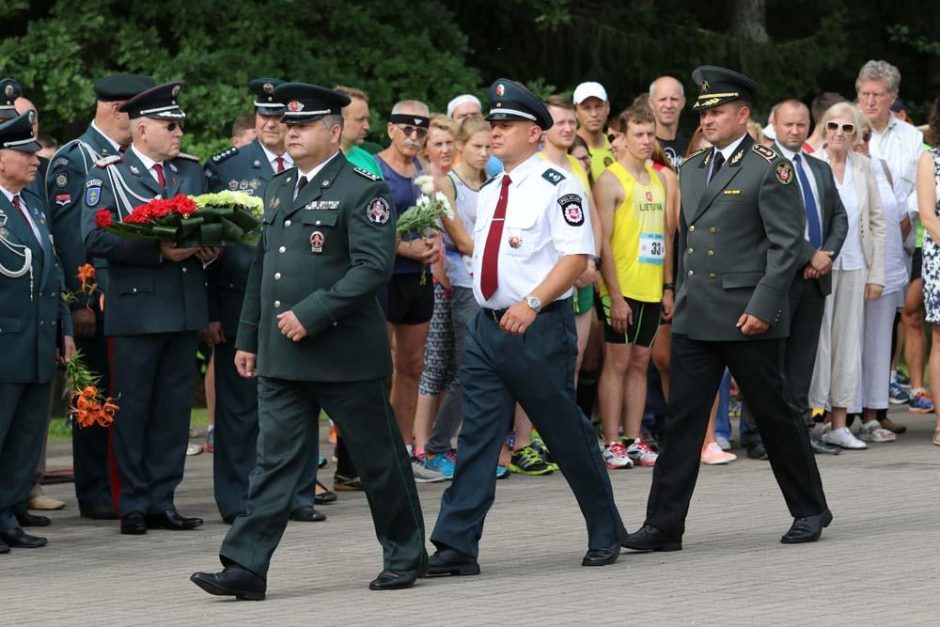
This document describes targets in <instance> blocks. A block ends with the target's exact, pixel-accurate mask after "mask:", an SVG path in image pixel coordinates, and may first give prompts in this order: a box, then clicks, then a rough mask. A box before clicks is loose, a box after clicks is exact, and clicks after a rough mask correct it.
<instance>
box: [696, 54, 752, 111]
mask: <svg viewBox="0 0 940 627" xmlns="http://www.w3.org/2000/svg"><path fill="white" fill-rule="evenodd" d="M692 80H693V81H695V84H696V85H698V88H699V94H698V98H696V99H695V102H694V103H692V110H693V111H702V110H704V109H711V108H712V107H717V106H718V105H723V104H725V103H726V102H734V101H735V100H743V101H744V102H747V103H749V104H750V102H751V101H752V100H753V99H754V96H755V95H756V94H757V83H756V82H754V81H752V80H751V79H749V78H748V77H747V76H744V75H743V74H739V73H738V72H735V71H734V70H729V69H727V68H723V67H718V66H717V65H701V66H699V67H697V68H695V70H694V71H693V72H692Z"/></svg>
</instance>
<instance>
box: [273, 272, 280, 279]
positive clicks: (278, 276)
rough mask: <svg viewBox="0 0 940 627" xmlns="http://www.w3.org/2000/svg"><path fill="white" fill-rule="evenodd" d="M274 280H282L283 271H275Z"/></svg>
mask: <svg viewBox="0 0 940 627" xmlns="http://www.w3.org/2000/svg"><path fill="white" fill-rule="evenodd" d="M274 280H275V281H280V280H281V273H280V272H275V273H274Z"/></svg>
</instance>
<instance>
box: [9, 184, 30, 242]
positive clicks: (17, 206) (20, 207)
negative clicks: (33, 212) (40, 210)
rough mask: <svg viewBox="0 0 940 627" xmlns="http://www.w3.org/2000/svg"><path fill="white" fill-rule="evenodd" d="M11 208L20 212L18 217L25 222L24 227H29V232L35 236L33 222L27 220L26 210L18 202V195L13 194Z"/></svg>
mask: <svg viewBox="0 0 940 627" xmlns="http://www.w3.org/2000/svg"><path fill="white" fill-rule="evenodd" d="M12 202H13V206H14V207H16V210H17V211H19V212H20V215H21V216H23V219H24V220H26V226H28V227H29V230H30V232H32V234H33V235H34V236H35V235H36V229H35V228H33V222H32V221H31V220H30V219H29V216H28V215H26V209H25V208H24V207H23V204H22V203H21V202H20V195H19V194H13V201H12Z"/></svg>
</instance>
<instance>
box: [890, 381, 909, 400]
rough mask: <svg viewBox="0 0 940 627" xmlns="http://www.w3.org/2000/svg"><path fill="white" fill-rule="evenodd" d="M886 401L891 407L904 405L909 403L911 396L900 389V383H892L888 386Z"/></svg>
mask: <svg viewBox="0 0 940 627" xmlns="http://www.w3.org/2000/svg"><path fill="white" fill-rule="evenodd" d="M888 401H890V403H891V404H892V405H904V404H906V403H909V402H911V395H910V394H908V392H907V390H905V389H904V388H903V387H901V384H900V383H897V382H895V381H892V382H891V383H890V384H889V385H888Z"/></svg>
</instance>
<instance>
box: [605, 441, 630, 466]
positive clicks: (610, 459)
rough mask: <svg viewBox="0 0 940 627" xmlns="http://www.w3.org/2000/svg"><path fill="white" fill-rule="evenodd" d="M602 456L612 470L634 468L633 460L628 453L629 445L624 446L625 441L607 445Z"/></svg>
mask: <svg viewBox="0 0 940 627" xmlns="http://www.w3.org/2000/svg"><path fill="white" fill-rule="evenodd" d="M601 457H603V458H604V463H605V464H607V467H608V468H610V469H611V470H615V469H617V468H633V460H631V459H630V457H629V456H628V455H627V447H626V446H624V444H623V442H611V443H610V444H608V445H607V446H605V447H604V452H603V453H601Z"/></svg>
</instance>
